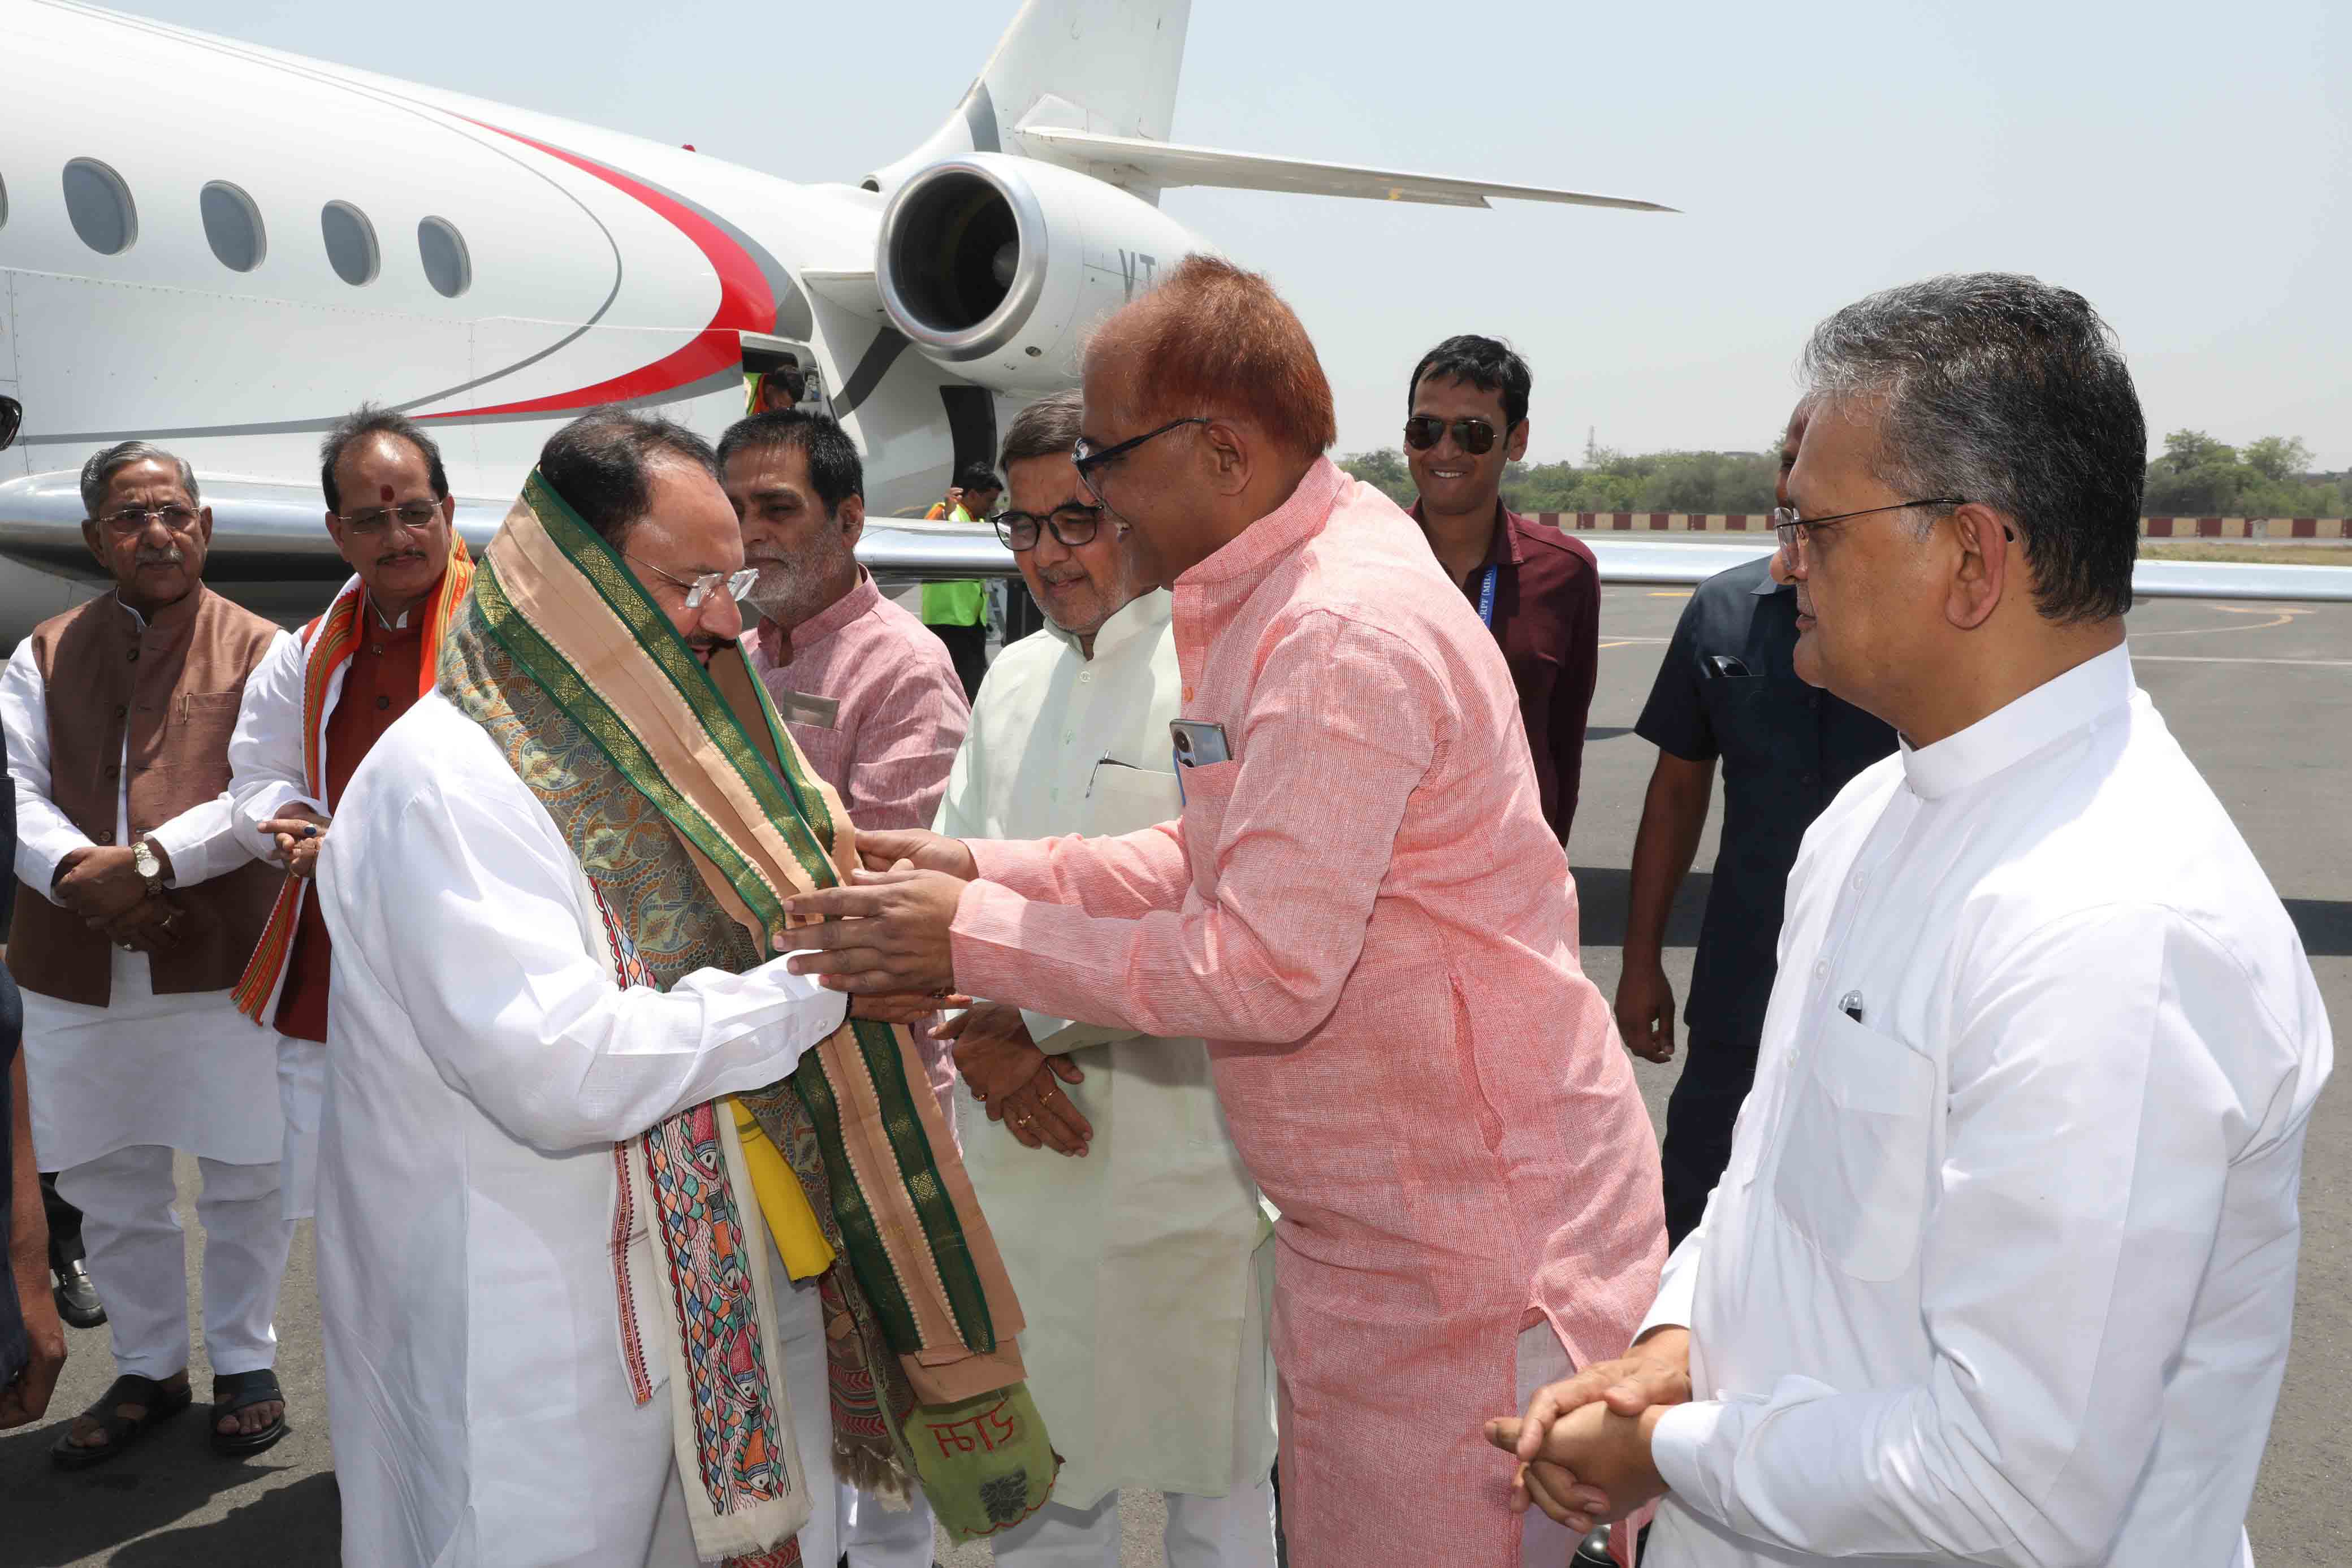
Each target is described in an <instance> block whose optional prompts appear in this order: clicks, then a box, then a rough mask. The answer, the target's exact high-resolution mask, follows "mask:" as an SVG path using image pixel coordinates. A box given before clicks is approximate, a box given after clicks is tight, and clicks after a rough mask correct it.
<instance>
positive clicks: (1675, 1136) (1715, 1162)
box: [1659, 1034, 1757, 1247]
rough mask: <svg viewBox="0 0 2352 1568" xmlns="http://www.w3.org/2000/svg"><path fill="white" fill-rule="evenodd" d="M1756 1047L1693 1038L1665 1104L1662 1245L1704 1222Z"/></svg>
mask: <svg viewBox="0 0 2352 1568" xmlns="http://www.w3.org/2000/svg"><path fill="white" fill-rule="evenodd" d="M1756 1043H1757V1042H1756V1041H1754V1040H1721V1039H1715V1040H1709V1039H1707V1038H1706V1037H1705V1036H1703V1035H1696V1034H1694V1035H1692V1036H1691V1037H1690V1039H1689V1040H1688V1042H1687V1043H1686V1044H1685V1046H1684V1048H1683V1049H1684V1057H1683V1075H1682V1077H1681V1078H1680V1079H1679V1080H1678V1081H1677V1082H1675V1092H1674V1094H1673V1096H1672V1097H1671V1098H1669V1099H1668V1100H1667V1102H1666V1142H1665V1146H1664V1149H1663V1150H1661V1151H1660V1155H1659V1157H1660V1159H1661V1161H1662V1162H1663V1163H1664V1166H1665V1174H1666V1245H1667V1246H1669V1247H1677V1246H1680V1245H1681V1244H1682V1239H1683V1238H1684V1237H1685V1236H1688V1235H1689V1234H1690V1233H1691V1232H1692V1231H1694V1230H1696V1229H1697V1228H1698V1222H1699V1221H1700V1220H1701V1219H1702V1218H1706V1199H1707V1195H1708V1194H1709V1193H1711V1192H1713V1191H1714V1190H1715V1184H1716V1183H1717V1181H1719V1180H1721V1179H1722V1176H1723V1167H1724V1166H1727V1165H1729V1164H1730V1163H1731V1128H1732V1124H1733V1123H1735V1122H1737V1121H1738V1119H1739V1106H1740V1103H1741V1102H1742V1101H1744V1100H1746V1099H1747V1098H1748V1088H1749V1086H1750V1085H1752V1084H1753V1083H1754V1082H1756Z"/></svg>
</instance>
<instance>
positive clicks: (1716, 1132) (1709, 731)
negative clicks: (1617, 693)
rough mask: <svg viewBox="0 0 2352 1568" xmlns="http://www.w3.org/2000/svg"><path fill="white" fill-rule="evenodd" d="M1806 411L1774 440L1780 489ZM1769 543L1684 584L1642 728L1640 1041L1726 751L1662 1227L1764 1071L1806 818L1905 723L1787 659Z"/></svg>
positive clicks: (1636, 909)
mask: <svg viewBox="0 0 2352 1568" xmlns="http://www.w3.org/2000/svg"><path fill="white" fill-rule="evenodd" d="M1804 427H1805V411H1804V410H1803V409H1802V408H1800V409H1799V410H1798V411H1797V413H1796V414H1795V415H1794V416H1793V417H1792V418H1791V419H1790V422H1789V429H1788V434H1786V436H1785V437H1784V438H1783V441H1782V444H1781V451H1780V486H1781V497H1782V500H1783V502H1784V503H1785V500H1786V497H1787V485H1788V477H1789V470H1790V467H1791V466H1792V465H1794V464H1795V463H1796V460H1797V445H1798V443H1799V441H1800V440H1801V439H1802V437H1803V434H1804ZM1770 565H1771V561H1770V559H1769V558H1768V559H1764V560H1758V561H1751V562H1749V563H1748V564H1747V565H1745V566H1736V567H1733V568H1732V569H1731V570H1728V571H1725V572H1718V573H1717V575H1715V576H1714V577H1711V578H1709V579H1708V580H1706V581H1705V582H1703V583H1701V584H1700V585H1699V587H1698V589H1697V591H1696V592H1694V593H1693V594H1692V595H1691V601H1690V604H1689V605H1688V607H1687V608H1685V610H1684V612H1683V617H1682V621H1681V622H1680V623H1679V624H1677V625H1676V626H1675V635H1674V641H1673V642H1672V643H1670V644H1669V645H1668V647H1667V649H1666V658H1665V663H1664V664H1661V665H1660V666H1659V668H1658V676H1657V681H1656V683H1655V685H1653V686H1652V687H1651V689H1650V700H1649V702H1648V703H1647V704H1646V705H1645V706H1643V709H1642V716H1641V718H1640V720H1639V721H1638V722H1636V723H1635V725H1634V727H1633V729H1634V733H1635V734H1637V735H1639V736H1640V737H1642V738H1643V739H1644V740H1646V741H1649V742H1650V743H1651V744H1652V745H1654V746H1655V747H1657V748H1658V761H1657V766H1656V768H1655V769H1654V771H1653V772H1652V774H1651V776H1650V788H1649V793H1648V795H1647V797H1646V798H1645V799H1644V800H1643V803H1642V825H1641V828H1640V830H1639V831H1638V832H1637V833H1636V834H1635V836H1634V841H1633V889H1632V897H1631V906H1630V908H1629V910H1628V912H1627V915H1626V932H1625V948H1624V970H1623V974H1622V977H1621V978H1620V979H1619V981H1618V984H1617V1028H1618V1030H1619V1032H1620V1033H1622V1035H1623V1036H1624V1037H1625V1044H1626V1046H1627V1048H1628V1049H1629V1050H1631V1051H1633V1053H1634V1054H1635V1055H1637V1056H1641V1057H1644V1058H1647V1059H1648V1060H1649V1061H1669V1060H1671V1059H1672V1058H1673V1056H1674V1053H1675V994H1674V987H1673V985H1672V984H1671V982H1669V981H1668V980H1667V978H1666V972H1665V967H1664V963H1663V961H1662V956H1661V955H1662V949H1663V948H1664V944H1665V933H1666V913H1667V911H1668V909H1669V908H1670V907H1671V906H1672V905H1673V904H1674V901H1675V889H1676V888H1678V887H1679V886H1681V884H1682V880H1683V877H1684V876H1685V874H1686V873H1688V872H1689V870H1690V866H1691V860H1692V857H1693V856H1694V855H1695V854H1696V852H1697V850H1698V841H1699V836H1700V833H1701V831H1703V830H1704V829H1705V827H1706V810H1707V801H1708V798H1709V797H1710V796H1711V795H1712V794H1713V792H1714V789H1715V768H1716V763H1717V759H1718V758H1720V759H1721V761H1722V764H1723V841H1722V846H1721V848H1720V849H1719V850H1718V852H1717V855H1716V861H1715V876H1714V881H1713V885H1712V887H1711V889H1710V891H1709V892H1708V894H1707V900H1706V916H1705V918H1704V920H1703V921H1702V923H1701V925H1700V927H1699V939H1698V956H1697V961H1696V964H1695V965H1694V966H1693V967H1692V973H1691V989H1690V999H1689V1005H1688V1007H1687V1008H1686V1009H1685V1019H1686V1022H1687V1026H1688V1030H1689V1036H1690V1055H1689V1057H1688V1059H1687V1060H1686V1061H1685V1062H1684V1064H1683V1075H1682V1079H1681V1081H1680V1082H1677V1083H1676V1084H1675V1092H1674V1095H1673V1098H1672V1099H1671V1100H1669V1101H1668V1102H1667V1105H1666V1141H1665V1148H1664V1165H1665V1187H1666V1239H1667V1244H1668V1245H1669V1246H1673V1245H1677V1244H1679V1243H1680V1242H1681V1240H1682V1239H1683V1238H1684V1237H1685V1236H1686V1235H1688V1234H1689V1233H1690V1231H1691V1229H1692V1228H1694V1227H1696V1225H1697V1224H1698V1222H1699V1218H1700V1216H1701V1215H1702V1214H1704V1213H1705V1212H1706V1197H1707V1194H1708V1193H1710V1192H1712V1191H1714V1190H1715V1184H1716V1179H1717V1177H1718V1176H1721V1175H1722V1174H1723V1166H1724V1162H1725V1161H1726V1160H1727V1159H1728V1158H1729V1157H1730V1154H1731V1127H1732V1123H1733V1122H1734V1121H1735V1120H1737V1119H1738V1114H1739V1103H1740V1102H1741V1101H1742V1100H1745V1099H1746V1098H1747V1097H1748V1085H1749V1083H1750V1082H1752V1081H1753V1080H1754V1078H1755V1076H1756V1045H1757V1040H1758V1039H1759V1037H1760V1035H1761V1034H1762V1032H1763V1028H1764V1005H1765V1003H1766V1002H1767V1001H1769V999H1770V998H1771V995H1772V979H1773V976H1774V973H1775V969H1776V964H1775V961H1774V951H1775V947H1776V945H1777V943H1778V941H1779V939H1780V906H1781V899H1782V896H1783V895H1784V894H1785V893H1786V891H1787V888H1788V882H1789V872H1790V868H1791V867H1793V866H1794V865H1795V864H1796V862H1797V849H1798V846H1799V845H1800V844H1801V843H1802V842H1803V841H1804V836H1805V830H1806V829H1807V828H1808V827H1810V826H1811V825H1812V821H1813V819H1814V818H1815V817H1817V816H1819V815H1820V814H1821V812H1822V808H1823V807H1825V806H1827V805H1828V804H1829V803H1830V801H1831V800H1834V799H1835V798H1836V796H1837V792H1838V791H1839V790H1840V789H1843V788H1845V785H1846V781H1847V780H1848V779H1852V778H1853V776H1854V775H1855V774H1857V773H1859V772H1861V771H1862V770H1863V769H1864V768H1867V767H1869V766H1870V765H1871V764H1872V763H1874V762H1875V761H1877V760H1878V759H1879V758H1882V757H1885V755H1886V754H1887V753H1889V752H1891V751H1893V750H1894V749H1895V732H1894V731H1893V730H1892V729H1890V728H1888V727H1887V726H1886V725H1885V723H1884V722H1882V721H1881V720H1879V719H1875V718H1873V717H1872V716H1870V715H1868V714H1866V713H1864V712H1863V711H1862V710H1861V709H1860V708H1857V707H1853V706H1851V705H1849V704H1847V703H1844V702H1842V701H1840V700H1839V699H1838V698H1836V697H1834V696H1832V695H1830V694H1829V693H1828V692H1825V691H1822V690H1820V689H1819V688H1817V687H1814V686H1810V685H1806V684H1805V683H1804V682H1803V681H1802V680H1801V679H1799V678H1798V676H1797V673H1796V669H1795V667H1794V665H1793V664H1792V662H1791V661H1792V659H1793V656H1794V653H1795V649H1796V645H1797V604H1796V591H1795V589H1794V588H1793V587H1792V586H1790V585H1786V584H1783V583H1781V582H1780V581H1777V580H1775V579H1774V578H1773V576H1772V575H1771V573H1770V571H1769V567H1770Z"/></svg>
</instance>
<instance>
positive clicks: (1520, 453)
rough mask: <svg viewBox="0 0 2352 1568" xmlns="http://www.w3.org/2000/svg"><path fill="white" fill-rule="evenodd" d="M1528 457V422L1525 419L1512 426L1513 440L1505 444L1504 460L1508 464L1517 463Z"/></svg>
mask: <svg viewBox="0 0 2352 1568" xmlns="http://www.w3.org/2000/svg"><path fill="white" fill-rule="evenodd" d="M1526 455H1528V422H1527V421H1526V420H1524V419H1523V420H1521V421H1519V423H1517V424H1515V425H1513V426H1511V438H1510V439H1509V440H1508V441H1506V442H1505V443H1503V460H1504V461H1505V462H1507V463H1517V461H1518V460H1519V459H1520V458H1522V457H1525V456H1526Z"/></svg>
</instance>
